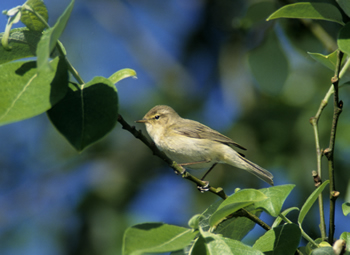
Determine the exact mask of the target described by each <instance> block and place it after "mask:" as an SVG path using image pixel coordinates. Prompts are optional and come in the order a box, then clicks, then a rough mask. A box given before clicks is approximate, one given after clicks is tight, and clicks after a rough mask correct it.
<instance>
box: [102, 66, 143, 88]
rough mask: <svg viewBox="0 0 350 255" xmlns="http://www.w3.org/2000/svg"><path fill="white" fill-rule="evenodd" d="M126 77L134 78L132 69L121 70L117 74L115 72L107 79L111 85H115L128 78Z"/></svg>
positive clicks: (134, 73) (134, 74)
mask: <svg viewBox="0 0 350 255" xmlns="http://www.w3.org/2000/svg"><path fill="white" fill-rule="evenodd" d="M128 77H134V78H137V77H136V72H135V71H134V70H133V69H130V68H125V69H121V70H119V71H117V72H115V73H114V74H112V75H111V76H110V77H109V78H108V79H109V80H110V81H111V82H112V83H113V84H116V83H117V82H119V81H121V80H123V79H125V78H128Z"/></svg>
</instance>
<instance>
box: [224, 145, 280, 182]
mask: <svg viewBox="0 0 350 255" xmlns="http://www.w3.org/2000/svg"><path fill="white" fill-rule="evenodd" d="M235 154H236V155H235V156H236V157H234V159H232V158H230V159H229V161H230V165H233V166H236V167H238V168H241V169H243V170H247V171H248V172H250V173H252V174H254V175H255V176H256V177H258V178H260V179H261V180H263V181H265V182H267V183H268V184H270V185H271V186H273V175H272V174H271V173H270V172H269V171H267V170H266V169H264V168H262V167H260V166H258V165H257V164H255V163H253V162H251V161H249V160H248V159H246V158H245V157H243V156H241V155H240V154H238V153H237V152H236V151H235ZM237 157H238V160H237Z"/></svg>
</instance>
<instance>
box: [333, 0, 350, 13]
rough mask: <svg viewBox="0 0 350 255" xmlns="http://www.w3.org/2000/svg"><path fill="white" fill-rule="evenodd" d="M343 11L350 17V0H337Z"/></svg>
mask: <svg viewBox="0 0 350 255" xmlns="http://www.w3.org/2000/svg"><path fill="white" fill-rule="evenodd" d="M336 1H337V3H338V4H339V6H340V7H341V8H342V9H343V11H344V12H345V13H346V15H348V17H350V1H349V0H336Z"/></svg>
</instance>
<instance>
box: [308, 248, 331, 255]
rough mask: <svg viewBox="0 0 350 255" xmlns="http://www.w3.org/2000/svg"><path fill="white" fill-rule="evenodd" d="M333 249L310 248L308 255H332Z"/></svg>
mask: <svg viewBox="0 0 350 255" xmlns="http://www.w3.org/2000/svg"><path fill="white" fill-rule="evenodd" d="M334 254H335V253H334V250H333V248H332V247H321V248H317V249H314V250H312V252H311V253H310V255H334Z"/></svg>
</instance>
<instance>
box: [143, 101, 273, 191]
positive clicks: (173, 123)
mask: <svg viewBox="0 0 350 255" xmlns="http://www.w3.org/2000/svg"><path fill="white" fill-rule="evenodd" d="M136 122H138V123H145V124H146V129H147V132H148V134H149V135H150V137H151V138H152V140H153V141H154V143H155V144H156V146H157V147H158V149H159V150H161V151H163V152H164V153H165V154H166V155H167V156H168V157H169V158H170V159H172V160H174V161H175V162H176V163H178V164H179V165H182V166H185V168H187V169H189V170H208V172H209V171H210V170H211V169H212V168H213V167H214V166H215V165H216V164H217V163H226V164H229V165H231V166H234V167H237V168H240V169H243V170H246V171H248V172H250V173H252V174H254V175H255V176H257V177H258V178H260V179H261V180H263V181H265V182H267V183H268V184H270V185H273V180H272V179H273V175H272V174H271V173H270V172H269V171H267V170H265V169H264V168H262V167H260V166H258V165H256V164H254V163H253V162H251V161H249V160H247V159H246V158H245V157H244V156H243V155H242V154H240V153H238V152H236V151H235V150H234V149H233V148H232V147H237V148H240V149H243V150H246V149H245V148H244V147H242V146H241V145H239V144H237V143H235V142H234V141H232V140H231V139H230V138H228V137H226V136H224V135H222V134H220V133H219V132H217V131H215V130H213V129H211V128H209V127H207V126H205V125H203V124H201V123H199V122H197V121H194V120H189V119H184V118H181V117H180V116H179V115H178V114H177V112H175V111H174V110H173V109H172V108H171V107H169V106H166V105H157V106H155V107H153V108H152V109H151V110H150V111H149V112H148V113H147V114H146V115H145V116H144V117H143V119H142V120H138V121H136ZM208 172H207V173H208ZM205 175H206V174H205ZM203 178H204V177H203Z"/></svg>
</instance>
